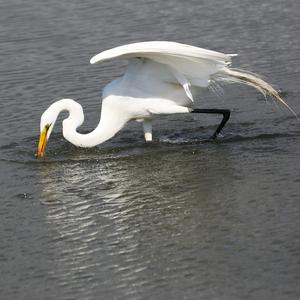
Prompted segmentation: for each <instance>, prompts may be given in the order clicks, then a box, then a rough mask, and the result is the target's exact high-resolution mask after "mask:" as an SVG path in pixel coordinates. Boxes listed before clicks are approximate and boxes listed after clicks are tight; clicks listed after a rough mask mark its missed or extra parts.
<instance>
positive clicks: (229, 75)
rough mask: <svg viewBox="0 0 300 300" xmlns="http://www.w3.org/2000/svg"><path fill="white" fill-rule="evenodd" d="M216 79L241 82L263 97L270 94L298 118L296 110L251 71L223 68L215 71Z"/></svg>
mask: <svg viewBox="0 0 300 300" xmlns="http://www.w3.org/2000/svg"><path fill="white" fill-rule="evenodd" d="M217 80H221V81H225V82H231V83H234V82H237V83H243V84H246V85H249V86H252V87H254V88H256V89H257V90H258V91H259V92H261V93H262V94H263V95H264V96H265V97H266V96H270V97H272V98H274V99H276V100H278V101H279V102H281V103H282V104H283V105H285V106H286V107H287V108H288V109H289V110H290V111H291V112H292V113H293V114H294V115H295V116H296V118H297V119H299V117H298V115H297V114H296V112H295V111H294V110H293V109H292V108H291V107H290V106H289V105H288V104H287V103H286V102H285V101H284V100H283V99H282V98H281V96H280V95H279V93H278V92H277V91H276V90H275V89H274V88H273V87H272V86H271V85H270V84H268V83H267V82H265V81H264V80H262V79H261V78H259V76H258V75H256V74H254V73H252V72H248V71H244V70H240V69H229V68H223V69H222V71H221V72H219V73H217Z"/></svg>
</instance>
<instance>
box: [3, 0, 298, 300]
mask: <svg viewBox="0 0 300 300" xmlns="http://www.w3.org/2000/svg"><path fill="white" fill-rule="evenodd" d="M299 11H300V2H299V1H294V0H285V1H283V0H272V1H270V0H269V1H267V0H260V1H258V0H255V1H245V0H243V1H241V0H229V1H219V2H218V1H216V0H210V1H206V2H202V1H175V0H173V1H164V2H163V1H158V0H152V1H133V0H127V1H120V0H119V1H116V0H111V1H107V2H104V1H103V3H101V2H100V1H92V0H85V1H79V0H76V1H70V0H69V1H60V0H52V1H47V2H46V1H41V0H27V1H21V0H10V1H4V0H2V1H1V4H0V22H1V23H0V52H1V60H0V84H1V92H0V97H1V99H0V107H1V109H0V126H1V127H0V128H1V131H0V170H1V173H0V179H1V181H0V189H1V196H0V238H1V242H0V272H1V276H0V299H299V298H300V250H299V249H300V247H299V246H300V243H299V242H300V234H299V227H300V218H299V212H300V211H299V207H300V204H299V199H300V197H299V196H300V188H299V187H300V164H299V154H300V139H299V137H300V123H299V122H298V121H297V120H296V119H295V118H294V117H293V116H292V115H291V113H290V112H289V111H288V110H287V109H286V108H284V107H283V106H281V105H278V104H275V103H274V102H273V101H272V100H270V101H267V102H266V101H265V100H264V99H263V97H262V96H260V95H258V93H257V92H256V91H254V90H253V89H251V88H248V87H241V86H237V85H234V86H230V87H226V88H225V90H224V95H222V96H221V97H216V96H215V95H212V94H209V93H207V95H204V96H203V98H202V99H201V100H199V101H198V107H202V108H210V107H215V108H228V109H231V110H232V117H231V119H230V121H229V123H228V125H227V126H226V128H225V130H224V132H223V137H221V138H220V139H219V140H218V141H216V142H212V141H210V140H209V136H210V135H211V134H212V133H213V130H214V129H215V127H216V125H217V124H218V122H219V120H218V117H213V116H204V115H199V116H197V115H193V116H189V115H182V116H178V115H177V116H169V117H164V118H162V119H160V120H156V121H155V123H154V142H153V143H151V144H147V145H146V144H145V142H144V141H143V134H142V130H141V125H140V124H138V123H132V124H128V126H126V128H125V129H124V130H122V131H121V132H120V133H119V134H118V135H117V136H116V137H115V138H113V139H112V140H110V141H108V142H107V143H105V144H103V145H102V146H101V147H100V146H99V147H96V148H93V149H78V148H76V147H74V146H72V145H71V144H69V143H68V142H67V141H65V140H64V139H63V137H62V134H61V120H62V119H63V118H64V117H65V115H63V116H62V117H61V118H60V122H58V124H57V126H56V128H55V132H54V134H53V135H52V136H51V139H50V142H49V147H48V152H47V158H46V159H45V160H44V161H38V160H36V158H35V156H34V154H35V151H36V147H37V142H38V136H39V120H40V115H41V114H42V112H43V111H44V110H45V109H46V108H47V106H48V105H50V104H51V103H52V102H53V101H55V100H58V99H60V98H67V97H68V98H73V99H75V100H77V101H79V102H80V103H81V104H82V105H83V108H84V111H85V115H86V123H85V124H84V126H83V127H82V129H81V130H82V131H86V132H87V131H89V130H92V129H93V128H94V127H95V125H96V124H97V122H98V119H99V113H100V109H101V90H102V88H103V87H104V86H105V84H106V83H108V82H109V81H110V80H112V79H113V78H115V77H116V76H119V75H120V74H122V72H123V70H124V66H125V63H124V62H123V61H121V60H115V61H112V62H107V63H104V64H102V65H95V66H91V65H90V64H89V59H90V58H91V56H93V55H94V54H96V53H98V52H100V51H102V50H105V49H108V48H110V47H114V46H119V45H122V44H126V43H130V42H137V41H145V40H171V41H178V42H183V43H188V44H193V45H196V46H201V47H204V48H208V49H214V50H218V51H223V52H227V53H239V56H238V57H236V58H234V66H236V67H240V68H245V69H248V70H250V71H255V72H257V73H259V74H261V75H263V76H264V77H265V78H266V79H267V80H268V81H269V82H271V83H273V84H275V86H276V87H277V88H280V89H281V91H282V94H283V95H284V97H285V99H286V100H287V102H288V103H289V104H290V105H291V106H292V107H293V108H294V109H295V110H296V111H297V112H298V113H300V102H299V93H300V84H299V75H300V60H299V53H300V41H299V32H300V22H299Z"/></svg>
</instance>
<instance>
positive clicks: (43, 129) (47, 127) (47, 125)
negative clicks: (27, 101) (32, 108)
mask: <svg viewBox="0 0 300 300" xmlns="http://www.w3.org/2000/svg"><path fill="white" fill-rule="evenodd" d="M56 119H57V113H56V112H54V111H53V109H52V107H51V106H50V107H49V108H48V109H47V110H46V111H45V112H44V113H43V115H42V117H41V123H40V140H39V144H38V150H37V157H38V158H43V157H44V156H45V151H46V146H47V143H48V140H49V138H50V134H51V132H52V129H53V127H54V123H55V121H56Z"/></svg>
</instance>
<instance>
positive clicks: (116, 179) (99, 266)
mask: <svg viewBox="0 0 300 300" xmlns="http://www.w3.org/2000/svg"><path fill="white" fill-rule="evenodd" d="M180 147H181V146H178V147H175V148H180ZM184 147H185V150H183V149H180V151H177V150H178V149H177V150H176V151H175V149H174V146H172V149H174V150H172V151H170V149H169V147H165V146H162V147H160V148H159V149H156V150H155V151H153V149H152V150H149V152H148V153H144V154H142V155H140V154H137V155H127V156H123V157H122V156H120V157H118V155H115V158H111V159H97V160H95V159H87V160H83V161H80V160H78V161H76V159H74V158H73V160H72V161H63V162H58V161H56V162H52V163H43V164H41V165H42V166H41V175H40V178H41V185H42V186H43V193H42V196H41V201H42V203H44V204H46V205H47V206H46V207H47V215H46V218H45V222H46V226H48V227H49V235H51V245H50V248H51V251H52V252H53V255H54V257H55V258H56V260H55V263H54V264H53V266H54V267H53V270H52V271H51V272H52V274H51V275H52V276H53V277H54V278H57V279H58V280H59V282H60V283H61V284H62V285H63V286H65V287H66V288H72V291H73V292H74V289H81V290H82V289H83V290H85V292H86V295H88V294H89V293H90V290H91V289H93V287H94V288H95V285H96V286H98V288H99V286H101V290H103V289H104V290H107V292H108V293H109V291H110V290H111V291H112V290H114V293H116V291H118V292H119V293H120V295H122V294H123V293H133V294H134V293H139V292H141V290H140V289H141V288H142V287H143V286H144V285H145V284H147V286H148V287H151V286H153V287H154V286H156V287H157V286H161V287H163V286H164V285H166V284H167V282H166V281H168V280H169V279H170V278H169V279H168V277H169V276H175V277H176V276H180V278H177V280H188V277H189V276H198V277H199V280H200V281H199V282H201V281H203V280H204V277H206V280H207V276H208V274H207V270H204V269H202V268H204V266H201V264H200V265H199V264H198V263H197V262H198V261H199V259H200V257H199V253H201V252H202V254H201V256H202V258H201V259H203V260H204V261H205V260H210V259H211V256H210V255H211V254H210V253H209V251H208V252H207V250H205V249H209V247H210V244H211V242H212V240H214V236H213V231H211V228H218V226H222V224H223V225H224V205H222V203H224V199H223V195H224V194H226V195H230V193H229V192H228V191H226V192H225V190H228V189H232V186H230V182H231V180H232V178H233V177H234V176H236V175H235V169H234V168H233V166H232V165H231V161H230V159H229V158H228V156H227V153H225V152H226V150H225V151H220V149H218V151H215V150H216V149H214V147H206V148H205V147H204V149H200V148H199V147H197V146H193V145H190V146H186V145H185V146H184ZM135 150H136V149H134V151H135ZM183 152H185V153H184V154H185V155H182V153H183ZM226 156H227V158H226ZM192 158H193V159H192ZM216 174H219V175H217V176H216ZM212 182H213V183H212ZM186 186H188V187H189V188H188V189H186V188H185V187H186ZM50 204H52V205H50ZM227 204H228V203H227ZM226 209H228V207H227V208H226ZM225 226H226V224H225ZM191 246H192V247H191ZM204 265H205V264H204ZM205 268H206V267H205ZM178 269H181V270H182V271H181V272H174V271H175V270H178ZM202 271H203V272H202ZM112 280H113V284H112ZM158 280H160V281H161V282H160V284H159V285H158V284H157V281H158ZM172 282H173V283H172V284H174V283H175V282H176V280H175V281H174V280H173V281H172Z"/></svg>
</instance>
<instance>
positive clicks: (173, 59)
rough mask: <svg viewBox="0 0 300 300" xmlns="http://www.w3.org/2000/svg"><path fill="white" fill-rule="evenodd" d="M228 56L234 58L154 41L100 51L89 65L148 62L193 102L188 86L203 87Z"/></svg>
mask: <svg viewBox="0 0 300 300" xmlns="http://www.w3.org/2000/svg"><path fill="white" fill-rule="evenodd" d="M231 56H234V55H233V54H223V53H220V52H216V51H211V50H206V49H202V48H198V47H194V46H189V45H185V44H180V43H175V42H166V41H154V42H142V43H134V44H128V45H124V46H120V47H116V48H113V49H110V50H106V51H103V52H101V53H99V54H97V55H95V56H94V57H92V59H91V60H90V63H91V64H95V63H98V62H101V61H105V60H108V59H112V58H116V57H123V58H126V59H128V58H134V57H139V58H147V59H151V60H153V61H156V62H158V63H161V64H163V65H165V66H166V67H167V68H168V69H169V71H170V72H171V73H172V74H173V76H174V79H175V80H176V81H177V82H178V83H179V84H181V85H182V86H183V88H184V90H185V92H186V94H187V96H188V97H189V98H190V99H191V100H192V101H193V97H192V94H191V92H190V90H189V87H190V86H191V85H193V86H198V87H207V86H208V85H209V82H210V77H211V75H213V74H215V73H217V72H218V71H220V70H221V69H222V68H224V67H225V66H228V65H229V64H230V63H231Z"/></svg>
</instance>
